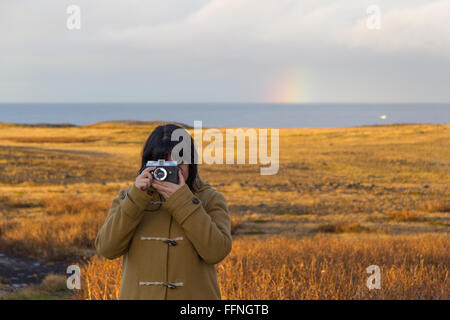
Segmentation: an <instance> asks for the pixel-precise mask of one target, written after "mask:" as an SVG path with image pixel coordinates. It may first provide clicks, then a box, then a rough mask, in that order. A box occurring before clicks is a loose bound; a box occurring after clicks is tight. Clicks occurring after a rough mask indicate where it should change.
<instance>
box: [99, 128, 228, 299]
mask: <svg viewBox="0 0 450 320" xmlns="http://www.w3.org/2000/svg"><path fill="white" fill-rule="evenodd" d="M176 129H182V128H181V127H179V126H177V125H174V124H167V125H163V126H159V127H157V128H156V129H155V130H154V131H153V132H152V134H151V135H150V136H149V138H148V139H147V142H146V143H145V145H144V148H143V151H142V168H143V166H144V165H145V164H146V163H147V161H148V160H152V161H156V160H159V159H165V160H172V154H171V152H172V149H173V148H174V146H175V145H176V144H178V142H179V141H172V140H171V137H172V132H173V131H174V130H176ZM182 130H184V129H182ZM188 136H189V135H188ZM189 138H190V136H189ZM180 139H181V138H180ZM189 140H190V144H191V161H190V164H187V163H181V164H178V167H179V170H178V180H179V183H178V184H175V183H171V182H167V181H158V180H155V179H153V178H152V175H151V174H150V172H149V171H150V170H153V169H154V167H148V168H146V169H144V170H142V169H141V171H140V173H139V174H138V176H137V177H136V181H135V182H134V184H133V185H132V186H131V187H128V188H125V189H121V190H120V191H119V195H118V196H117V197H116V198H114V199H113V201H112V204H111V208H110V209H109V214H108V216H107V218H106V221H105V223H104V224H103V226H102V227H101V228H100V230H99V232H98V235H97V238H96V240H95V247H96V249H97V252H98V253H99V254H101V255H102V256H104V257H106V258H108V259H115V258H117V257H120V256H122V255H123V266H122V268H123V269H122V284H121V288H120V294H119V299H221V293H220V288H219V283H218V279H217V272H216V268H215V264H216V263H218V262H220V261H222V260H223V259H224V258H225V257H226V256H227V255H228V254H229V253H230V251H231V247H232V244H231V243H232V239H231V222H230V216H229V213H228V207H227V203H226V200H225V198H224V196H223V195H222V194H221V193H220V192H218V191H217V190H215V189H213V188H212V187H211V186H210V185H209V184H208V183H206V182H205V181H204V180H203V179H201V178H200V176H199V174H198V172H197V164H196V163H194V159H196V157H195V152H196V150H195V147H194V143H193V140H192V138H190V139H189ZM180 141H181V140H180ZM180 155H181V156H182V154H180Z"/></svg>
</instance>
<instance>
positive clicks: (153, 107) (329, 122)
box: [0, 103, 450, 128]
mask: <svg viewBox="0 0 450 320" xmlns="http://www.w3.org/2000/svg"><path fill="white" fill-rule="evenodd" d="M0 121H2V122H6V123H14V124H20V125H31V126H34V127H37V126H46V127H55V128H58V127H62V128H68V127H71V126H102V125H110V126H115V125H122V126H123V125H126V126H155V125H156V124H158V123H167V122H175V123H179V124H182V125H183V126H184V127H186V128H191V127H193V126H194V123H195V122H196V121H201V122H202V127H204V128H349V127H359V126H374V125H386V124H431V123H433V124H446V123H450V104H431V103H425V104H306V103H305V104H283V103H280V104H276V103H273V104H269V103H259V104H258V103H253V104H252V103H246V104H242V103H228V104H227V103H217V104H215V103H211V104H207V103H203V104H194V103H178V104H176V103H166V104H156V103H149V104H120V103H112V104H105V103H103V104H96V103H92V104H14V105H13V104H11V105H5V104H0Z"/></svg>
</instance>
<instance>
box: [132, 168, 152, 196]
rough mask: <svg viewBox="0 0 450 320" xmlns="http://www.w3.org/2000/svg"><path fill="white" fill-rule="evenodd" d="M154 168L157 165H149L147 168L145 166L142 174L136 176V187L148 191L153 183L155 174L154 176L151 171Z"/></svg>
mask: <svg viewBox="0 0 450 320" xmlns="http://www.w3.org/2000/svg"><path fill="white" fill-rule="evenodd" d="M154 169H155V167H147V168H145V169H144V170H143V171H142V172H141V174H140V175H138V176H137V177H136V181H135V182H134V184H135V185H136V187H138V188H139V189H141V190H142V191H147V190H148V188H150V186H151V185H152V182H153V176H152V174H151V173H150V172H149V171H151V170H154Z"/></svg>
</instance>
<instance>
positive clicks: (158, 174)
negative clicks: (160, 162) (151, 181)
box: [153, 168, 167, 181]
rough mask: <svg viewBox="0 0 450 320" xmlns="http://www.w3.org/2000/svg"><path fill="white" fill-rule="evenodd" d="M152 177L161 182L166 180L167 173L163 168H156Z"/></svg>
mask: <svg viewBox="0 0 450 320" xmlns="http://www.w3.org/2000/svg"><path fill="white" fill-rule="evenodd" d="M153 177H154V178H155V179H156V180H159V181H162V180H164V179H166V178H167V171H166V169H164V168H156V169H155V171H154V172H153Z"/></svg>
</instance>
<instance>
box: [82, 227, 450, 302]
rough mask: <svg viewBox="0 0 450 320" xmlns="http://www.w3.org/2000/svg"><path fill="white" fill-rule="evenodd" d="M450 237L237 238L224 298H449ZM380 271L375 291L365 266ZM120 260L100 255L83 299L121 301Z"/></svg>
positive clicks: (89, 270)
mask: <svg viewBox="0 0 450 320" xmlns="http://www.w3.org/2000/svg"><path fill="white" fill-rule="evenodd" d="M448 240H449V237H448V236H444V235H442V236H436V235H421V236H416V237H411V236H398V237H394V236H372V237H365V238H364V239H363V240H362V239H358V238H345V237H344V238H342V237H329V236H325V235H316V236H314V237H307V238H289V237H283V236H274V237H270V238H267V239H258V238H252V239H242V238H239V239H235V240H234V244H233V251H232V252H231V254H230V255H229V256H228V257H227V258H226V259H225V260H224V261H222V262H221V263H219V264H218V265H217V270H218V274H219V281H220V286H221V291H222V298H223V299H251V300H253V299H280V300H281V299H448V298H449V296H450V286H449V283H450V282H449V281H450V275H449V267H450V260H449V259H448V250H449V249H450V248H449V242H448ZM370 265H378V266H379V267H380V268H381V289H380V290H376V289H375V290H369V289H368V288H367V287H366V281H367V278H368V277H369V274H367V273H366V268H367V267H368V266H370ZM120 273H121V259H116V260H113V261H111V260H106V259H101V258H98V257H94V258H93V259H92V260H91V262H90V263H89V264H87V265H85V266H84V267H83V268H82V275H84V277H83V280H84V282H83V284H82V290H81V291H80V292H79V293H78V298H80V299H117V298H118V294H119V288H120Z"/></svg>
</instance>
